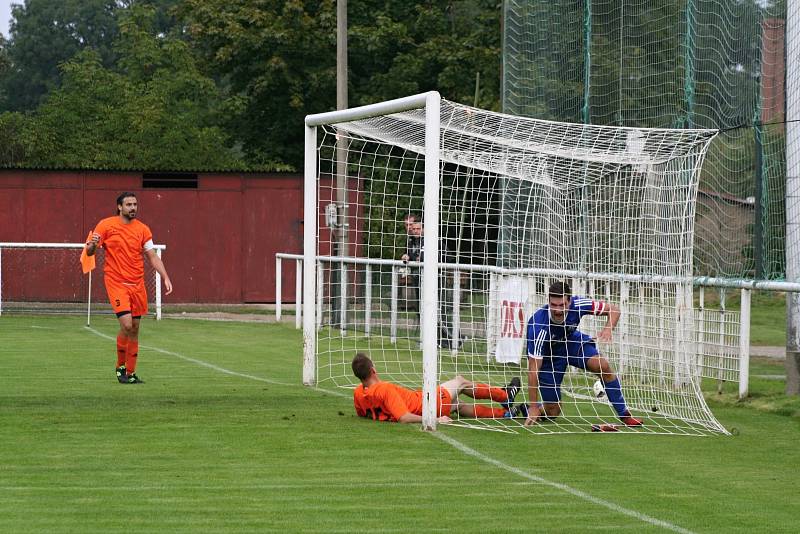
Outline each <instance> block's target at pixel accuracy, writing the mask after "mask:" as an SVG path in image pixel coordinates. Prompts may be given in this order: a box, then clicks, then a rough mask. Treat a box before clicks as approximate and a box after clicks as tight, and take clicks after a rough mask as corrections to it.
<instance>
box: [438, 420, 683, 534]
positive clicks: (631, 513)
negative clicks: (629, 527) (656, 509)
mask: <svg viewBox="0 0 800 534" xmlns="http://www.w3.org/2000/svg"><path fill="white" fill-rule="evenodd" d="M430 434H431V435H432V436H434V437H436V438H439V439H440V440H442V441H444V442H445V443H447V444H448V445H450V446H452V447H454V448H456V449H458V450H459V451H461V452H463V453H464V454H466V455H467V456H472V457H473V458H476V459H478V460H480V461H482V462H485V463H487V464H490V465H493V466H495V467H498V468H500V469H503V470H504V471H508V472H509V473H513V474H515V475H517V476H520V477H522V478H524V479H527V480H529V481H531V482H538V483H539V484H543V485H545V486H550V487H551V488H555V489H557V490H559V491H563V492H565V493H569V494H570V495H573V496H574V497H578V498H579V499H583V500H584V501H588V502H590V503H592V504H596V505H597V506H601V507H603V508H606V509H608V510H611V511H613V512H617V513H620V514H623V515H626V516H628V517H632V518H634V519H638V520H639V521H642V522H643V523H647V524H649V525H653V526H656V527H661V528H665V529H667V530H671V531H673V532H681V533H682V534H693V533H692V531H691V530H687V529H685V528H683V527H679V526H678V525H673V524H672V523H669V522H667V521H663V520H661V519H656V518H655V517H650V516H649V515H646V514H643V513H641V512H637V511H636V510H630V509H628V508H624V507H622V506H620V505H618V504H615V503H613V502H610V501H606V500H604V499H600V498H598V497H595V496H594V495H590V494H588V493H586V492H585V491H581V490H579V489H575V488H573V487H571V486H567V485H566V484H562V483H560V482H553V481H551V480H547V479H546V478H542V477H540V476H538V475H534V474H533V473H529V472H528V471H524V470H522V469H519V468H517V467H513V466H510V465H507V464H504V463H503V462H501V461H500V460H496V459H494V458H492V457H491V456H487V455H485V454H483V453H482V452H479V451H476V450H475V449H473V448H471V447H468V446H466V445H464V444H463V443H461V442H460V441H458V440H456V439H453V438H451V437H449V436H446V435H444V434H443V433H442V432H430Z"/></svg>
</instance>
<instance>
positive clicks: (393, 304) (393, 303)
mask: <svg viewBox="0 0 800 534" xmlns="http://www.w3.org/2000/svg"><path fill="white" fill-rule="evenodd" d="M390 295H391V298H390V302H389V310H390V311H389V342H390V343H392V344H395V343H397V267H395V266H394V265H392V287H391V293H390Z"/></svg>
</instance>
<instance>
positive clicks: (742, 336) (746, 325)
mask: <svg viewBox="0 0 800 534" xmlns="http://www.w3.org/2000/svg"><path fill="white" fill-rule="evenodd" d="M750 302H751V294H750V290H749V289H742V300H741V311H740V317H739V398H740V399H743V398H745V397H747V395H748V389H749V387H750Z"/></svg>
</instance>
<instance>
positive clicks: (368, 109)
mask: <svg viewBox="0 0 800 534" xmlns="http://www.w3.org/2000/svg"><path fill="white" fill-rule="evenodd" d="M440 107H441V95H440V94H439V93H438V92H437V91H429V92H427V93H420V94H417V95H412V96H407V97H404V98H398V99H394V100H388V101H385V102H380V103H376V104H370V105H367V106H361V107H355V108H350V109H344V110H340V111H331V112H328V113H319V114H315V115H308V116H306V119H305V153H304V157H305V162H304V163H305V165H304V167H305V169H304V187H305V199H304V207H303V209H304V230H303V258H304V261H303V264H304V269H303V383H304V384H305V385H307V386H314V385H316V383H317V376H316V373H317V355H316V313H317V309H316V298H317V297H316V285H317V284H316V279H317V269H318V266H317V243H318V242H317V231H318V213H317V127H318V126H323V125H335V124H338V123H342V122H347V121H353V120H359V119H366V118H370V117H376V116H379V115H386V114H390V113H400V112H403V111H409V110H412V109H424V110H425V170H424V173H425V193H424V205H425V208H424V215H423V218H424V219H425V221H426V230H425V231H426V235H425V255H424V257H423V263H422V265H423V273H422V295H421V299H420V300H421V308H422V309H421V313H422V321H421V327H422V328H421V329H422V377H423V378H422V428H423V429H424V430H436V423H437V421H436V397H437V396H436V385H437V384H436V380H437V375H438V361H437V347H436V342H437V340H436V309H437V299H438V293H439V272H438V269H439V265H438V263H439V261H438V258H439V196H440V195H439V169H440V158H439V135H440V130H441V124H440V122H441V116H440ZM345 168H346V166H345Z"/></svg>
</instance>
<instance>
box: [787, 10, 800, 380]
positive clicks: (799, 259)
mask: <svg viewBox="0 0 800 534" xmlns="http://www.w3.org/2000/svg"><path fill="white" fill-rule="evenodd" d="M786 4H787V5H786V281H787V282H799V281H800V124H798V122H797V121H798V120H800V2H787V3H786ZM785 365H786V394H787V395H800V294H798V293H789V295H787V298H786V364H785Z"/></svg>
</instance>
